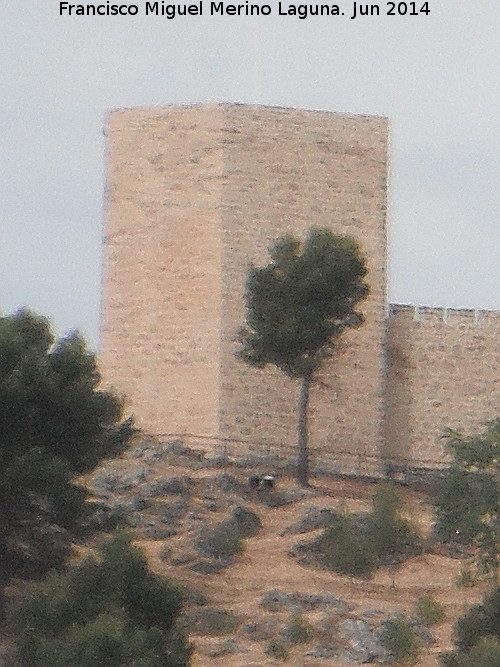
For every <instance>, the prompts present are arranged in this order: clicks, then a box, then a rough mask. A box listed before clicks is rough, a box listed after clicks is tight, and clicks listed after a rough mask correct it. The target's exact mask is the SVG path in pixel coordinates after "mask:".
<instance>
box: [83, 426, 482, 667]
mask: <svg viewBox="0 0 500 667" xmlns="http://www.w3.org/2000/svg"><path fill="white" fill-rule="evenodd" d="M253 472H261V473H265V472H272V471H269V470H265V469H262V470H255V469H252V470H250V469H245V468H236V467H222V466H217V465H215V464H214V463H213V462H211V461H210V460H209V459H207V458H205V456H204V454H203V453H202V452H198V451H193V450H190V449H189V448H187V447H184V446H183V445H182V443H179V442H176V443H161V442H157V441H154V440H152V439H144V438H139V439H138V441H137V442H136V444H135V446H134V447H133V448H132V449H131V450H130V451H129V452H128V453H127V455H126V456H124V457H122V458H121V459H118V460H114V461H109V462H107V463H106V464H105V465H103V466H102V467H101V468H100V469H99V470H97V471H96V472H95V473H94V474H93V475H92V477H91V478H90V479H88V480H86V483H87V484H88V485H89V487H90V488H91V489H92V491H93V493H94V495H95V498H96V499H97V500H100V501H101V502H105V503H106V504H108V505H110V506H112V507H113V508H114V509H115V510H116V513H117V514H118V515H120V516H123V517H126V519H127V521H128V522H129V524H130V525H131V526H133V530H134V531H135V535H136V539H137V543H138V544H139V545H140V546H141V547H143V548H144V550H145V551H146V553H147V555H148V558H149V560H150V564H151V567H152V568H153V569H154V570H155V571H156V572H158V573H161V574H164V575H166V576H169V577H173V578H175V579H177V580H180V581H181V582H182V583H183V584H184V585H185V587H186V589H187V591H188V605H187V607H186V610H185V614H184V618H183V622H184V623H186V625H187V626H188V627H189V629H190V634H191V638H192V640H193V642H194V644H195V647H196V651H195V654H194V657H193V663H192V664H193V667H201V666H203V667H211V666H212V665H213V666H214V667H215V665H227V666H228V667H252V666H254V667H257V666H259V667H264V666H267V665H276V664H283V662H282V660H283V658H285V657H286V664H288V665H291V666H296V667H313V666H316V665H317V666H318V667H320V666H323V665H332V666H337V667H343V666H347V665H353V664H364V663H373V664H382V663H383V662H384V660H386V659H387V654H386V652H385V650H384V648H383V647H382V645H381V641H380V640H381V635H382V633H383V632H384V628H385V627H386V624H387V622H388V621H389V620H391V619H395V618H401V617H405V618H407V619H408V620H409V623H410V625H411V627H412V628H413V629H414V630H415V633H416V635H417V637H418V641H419V644H420V646H421V651H420V658H419V662H418V663H417V664H419V665H421V666H422V667H431V666H432V667H435V666H437V665H438V664H439V663H438V660H437V654H438V653H439V652H441V651H443V650H449V649H450V648H451V629H452V625H453V622H454V620H455V619H456V618H457V617H458V616H460V615H461V614H462V613H463V612H464V610H465V609H466V608H467V607H468V606H469V605H470V604H472V603H474V602H476V601H479V600H480V598H481V596H482V594H483V593H484V590H485V589H484V586H485V585H484V584H481V585H477V586H475V587H473V588H465V587H463V586H460V585H458V583H457V581H458V579H459V577H460V572H461V571H462V570H463V567H464V560H463V559H459V558H456V559H453V558H450V557H449V556H447V555H442V554H439V553H425V554H423V555H420V556H417V557H414V558H411V559H410V560H407V561H406V562H405V563H403V564H402V565H400V566H399V567H397V568H382V569H380V570H378V571H376V572H375V574H374V575H373V576H372V577H371V578H369V579H366V580H363V579H353V578H350V577H345V576H340V575H337V574H335V573H333V572H331V571H329V570H326V569H321V568H317V567H311V566H306V565H303V564H301V562H300V559H299V558H297V557H296V553H297V545H300V543H301V542H304V541H311V540H313V539H314V537H316V536H317V535H318V534H319V533H320V531H321V529H322V528H323V527H324V526H325V525H326V523H327V521H328V519H329V517H330V516H331V512H332V511H337V512H338V511H342V512H350V513H351V512H352V513H357V514H363V513H366V512H368V511H369V510H370V508H371V498H372V496H373V493H374V491H375V488H376V486H375V485H374V484H370V483H367V482H359V481H351V480H334V479H327V478H315V479H313V480H312V487H313V488H311V489H310V490H303V489H300V488H299V487H297V485H296V484H295V483H294V481H293V480H292V479H291V478H289V477H287V476H285V475H283V476H281V477H279V478H278V480H277V484H276V487H275V488H274V489H250V488H249V485H248V478H249V475H250V474H252V473H253ZM401 494H402V498H403V503H404V513H405V515H406V516H407V518H409V519H410V520H411V521H412V523H413V525H414V526H415V527H416V528H418V530H419V531H420V533H421V534H422V535H423V537H425V536H426V535H427V534H428V532H429V528H430V525H431V518H432V511H431V507H430V504H429V501H428V498H427V497H426V496H425V495H424V494H420V493H417V492H414V491H411V490H409V489H402V491H401ZM240 534H243V535H244V536H245V537H244V538H243V539H239V538H238V535H240ZM299 550H300V548H299ZM425 595H432V596H433V597H434V599H435V600H436V601H438V602H440V603H441V604H442V605H444V607H445V612H446V618H445V620H444V621H443V622H441V623H440V624H438V625H437V626H432V627H431V628H429V627H427V626H426V625H424V623H423V622H422V621H421V620H419V618H418V617H417V611H416V605H417V601H418V599H419V598H421V597H423V596H425Z"/></svg>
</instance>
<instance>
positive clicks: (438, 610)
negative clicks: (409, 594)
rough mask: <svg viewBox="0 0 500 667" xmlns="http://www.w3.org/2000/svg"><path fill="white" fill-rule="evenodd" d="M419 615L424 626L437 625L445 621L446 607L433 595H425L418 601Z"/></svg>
mask: <svg viewBox="0 0 500 667" xmlns="http://www.w3.org/2000/svg"><path fill="white" fill-rule="evenodd" d="M417 615H418V617H419V619H420V620H421V621H422V623H424V625H436V624H437V623H441V621H444V618H445V610H444V606H443V605H442V604H440V603H439V602H437V601H436V600H434V598H433V597H432V596H431V595H424V596H423V597H421V598H419V599H418V601H417Z"/></svg>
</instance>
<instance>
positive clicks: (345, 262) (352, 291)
mask: <svg viewBox="0 0 500 667" xmlns="http://www.w3.org/2000/svg"><path fill="white" fill-rule="evenodd" d="M269 253H270V256H271V260H272V261H271V262H270V263H269V264H268V265H267V266H264V267H255V266H252V267H251V268H250V271H249V274H248V279H247V284H246V305H247V318H246V325H245V326H244V327H243V329H242V330H241V343H242V346H241V349H240V350H239V352H238V356H239V357H240V358H241V359H243V360H244V361H245V362H247V363H248V364H250V365H252V366H256V367H259V368H262V367H264V366H266V365H267V364H274V365H275V366H277V367H278V368H279V369H280V370H282V371H283V372H284V373H286V374H287V375H288V376H290V377H292V378H300V379H302V390H301V395H300V398H299V425H298V426H299V463H298V478H299V481H300V482H301V483H302V484H304V485H305V484H307V477H308V473H307V408H308V402H309V387H310V384H311V382H312V380H313V376H314V373H315V372H316V371H317V370H319V369H320V368H321V365H322V364H323V362H324V360H325V359H326V358H327V357H329V356H331V355H332V353H333V351H334V348H335V343H336V342H337V340H338V338H339V337H340V335H341V334H342V332H343V331H345V329H347V328H348V327H355V326H359V325H360V324H361V323H362V321H363V317H362V315H361V313H359V312H357V311H356V307H357V304H358V303H359V301H360V300H362V299H364V298H365V297H366V295H367V294H368V286H367V284H366V283H365V282H364V277H365V275H366V271H367V269H366V264H365V260H364V257H363V256H362V254H361V252H360V250H359V248H358V245H357V243H356V242H355V241H354V239H352V238H351V237H349V236H339V235H335V234H333V233H332V232H331V231H330V230H329V229H323V228H319V227H313V228H312V229H311V230H310V231H309V233H308V235H307V237H306V239H305V241H304V242H303V243H301V242H300V241H298V240H297V239H295V238H293V237H291V236H285V237H284V238H282V239H280V240H279V241H278V242H277V243H276V244H275V245H274V246H273V247H272V248H270V250H269Z"/></svg>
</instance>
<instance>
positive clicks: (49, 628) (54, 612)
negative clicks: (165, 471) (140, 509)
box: [14, 533, 191, 667]
mask: <svg viewBox="0 0 500 667" xmlns="http://www.w3.org/2000/svg"><path fill="white" fill-rule="evenodd" d="M182 601H183V600H182V593H181V590H180V589H179V588H178V587H177V586H175V585H174V584H172V583H170V582H169V581H167V580H165V579H162V578H161V577H158V576H157V575H154V574H152V573H151V572H150V571H149V570H148V569H147V563H146V559H145V557H144V555H143V554H142V552H141V551H140V550H139V549H137V548H136V547H133V546H132V544H131V540H130V537H129V536H128V535H126V534H125V533H119V534H117V535H116V536H115V537H114V538H113V539H111V540H109V541H108V542H106V543H105V544H104V545H103V546H102V547H101V549H100V560H99V561H98V560H96V559H93V558H90V559H87V560H85V561H84V562H83V563H81V564H80V565H78V566H76V567H71V568H69V569H68V570H67V571H66V572H64V573H61V574H58V573H52V574H50V575H49V576H48V577H47V579H46V580H45V581H43V582H41V583H40V584H38V585H36V586H35V587H34V588H33V590H32V591H31V592H30V593H29V594H28V595H27V596H26V597H25V598H24V599H23V600H22V601H21V602H20V603H19V604H18V606H17V608H16V609H15V611H14V627H15V628H16V630H17V632H18V635H19V639H18V642H17V659H18V664H19V666H20V667H67V666H68V665H71V666H72V667H95V665H99V666H100V667H123V666H125V665H132V664H134V665H140V666H141V667H184V666H185V665H188V664H189V656H190V654H191V649H190V647H189V646H188V644H187V641H186V638H185V636H184V635H183V633H181V632H179V631H178V630H177V628H176V620H177V617H178V614H179V611H180V609H181V605H182Z"/></svg>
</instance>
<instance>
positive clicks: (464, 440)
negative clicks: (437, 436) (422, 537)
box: [434, 419, 500, 558]
mask: <svg viewBox="0 0 500 667" xmlns="http://www.w3.org/2000/svg"><path fill="white" fill-rule="evenodd" d="M445 439H446V444H447V448H448V449H449V450H450V451H451V453H452V454H453V456H454V462H453V464H452V465H451V466H450V469H449V471H448V473H447V475H446V477H445V479H444V480H443V482H442V483H441V485H440V487H439V489H438V493H437V495H436V498H435V501H434V504H435V511H436V525H435V532H436V534H437V536H438V537H439V538H440V539H442V540H444V541H455V542H461V543H462V544H468V545H470V544H473V543H475V544H477V545H479V546H481V545H482V546H483V547H484V549H483V551H484V550H486V551H488V550H490V551H491V547H494V545H495V544H496V542H497V540H498V535H497V534H496V529H495V526H496V524H497V520H498V518H499V512H500V486H499V483H498V470H499V461H500V420H498V419H496V420H494V421H490V422H488V424H487V425H486V428H485V430H484V431H483V433H480V434H477V435H471V436H464V435H462V434H461V433H458V432H456V431H451V430H449V431H448V432H447V433H446V434H445ZM485 555H487V554H486V552H485ZM495 558H496V556H495Z"/></svg>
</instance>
